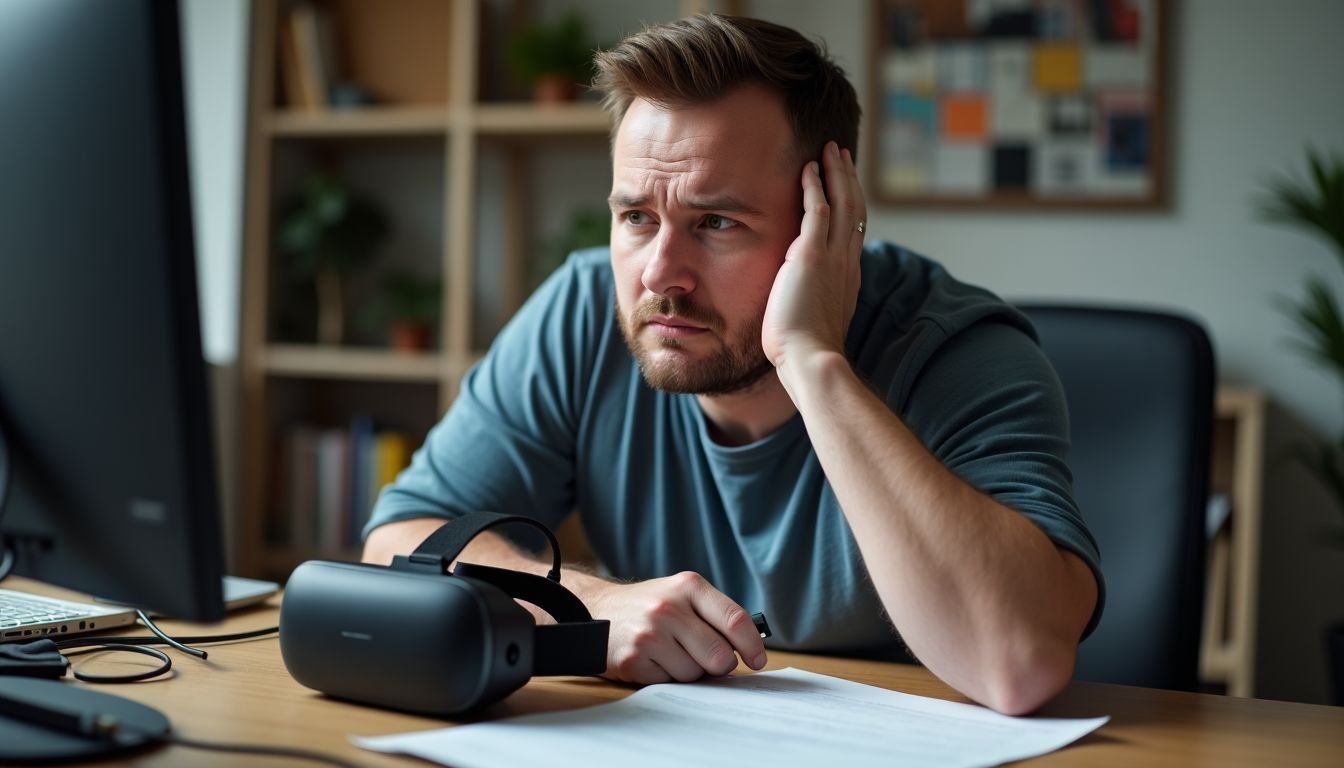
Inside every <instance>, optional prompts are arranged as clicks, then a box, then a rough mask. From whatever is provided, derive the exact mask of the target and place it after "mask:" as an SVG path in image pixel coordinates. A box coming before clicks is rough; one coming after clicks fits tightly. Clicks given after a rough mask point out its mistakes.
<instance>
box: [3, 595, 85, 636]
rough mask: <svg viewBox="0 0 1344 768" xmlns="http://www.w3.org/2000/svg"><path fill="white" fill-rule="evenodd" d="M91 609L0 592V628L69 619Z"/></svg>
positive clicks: (82, 615)
mask: <svg viewBox="0 0 1344 768" xmlns="http://www.w3.org/2000/svg"><path fill="white" fill-rule="evenodd" d="M90 613H91V611H87V610H81V609H80V608H79V607H78V606H74V605H71V604H69V603H62V602H58V601H55V600H43V599H41V598H34V597H29V596H26V595H25V596H22V597H20V596H18V595H15V594H13V593H0V629H11V628H13V627H22V626H26V625H28V624H38V623H41V622H47V621H69V620H70V619H78V618H82V617H85V616H88V615H90Z"/></svg>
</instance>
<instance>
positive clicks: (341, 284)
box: [276, 172, 387, 344]
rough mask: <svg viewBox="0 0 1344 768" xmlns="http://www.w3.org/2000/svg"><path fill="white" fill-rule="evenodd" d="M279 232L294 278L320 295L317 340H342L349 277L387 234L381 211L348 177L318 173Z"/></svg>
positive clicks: (287, 209)
mask: <svg viewBox="0 0 1344 768" xmlns="http://www.w3.org/2000/svg"><path fill="white" fill-rule="evenodd" d="M276 235H277V248H278V249H279V251H280V252H281V253H282V254H284V255H285V257H286V261H287V265H288V267H289V273H290V277H291V278H292V279H294V280H296V281H297V282H299V283H300V284H303V285H308V286H311V290H313V291H314V292H315V294H316V298H317V340H318V343H320V344H340V343H341V342H342V340H343V339H344V336H345V280H346V276H347V275H348V274H349V273H350V272H352V271H353V270H355V269H357V268H359V267H362V266H364V265H365V264H367V263H368V262H369V260H370V259H371V258H372V256H373V254H374V252H375V251H376V250H377V248H378V245H379V244H380V243H381V242H382V241H383V239H384V237H386V235H387V221H386V218H385V217H384V216H383V214H382V211H380V210H379V209H378V208H377V207H376V206H374V205H373V204H372V203H370V202H369V201H367V200H365V199H364V198H361V197H359V196H357V195H356V194H355V193H354V192H353V191H352V190H351V189H350V186H349V185H348V184H347V183H346V182H345V181H344V180H342V179H340V178H338V177H336V176H334V175H332V174H329V173H326V172H314V173H312V174H310V175H309V176H308V177H307V178H306V179H304V181H303V183H302V185H301V186H300V189H299V192H298V194H296V195H295V196H294V197H293V198H291V199H290V200H288V201H287V202H286V203H285V204H283V205H282V206H281V208H280V211H279V216H278V217H277V233H276Z"/></svg>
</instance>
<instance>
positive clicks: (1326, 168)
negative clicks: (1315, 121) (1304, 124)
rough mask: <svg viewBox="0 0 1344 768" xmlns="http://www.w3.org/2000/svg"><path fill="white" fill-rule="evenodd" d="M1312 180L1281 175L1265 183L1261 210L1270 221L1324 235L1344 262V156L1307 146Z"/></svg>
mask: <svg viewBox="0 0 1344 768" xmlns="http://www.w3.org/2000/svg"><path fill="white" fill-rule="evenodd" d="M1306 155H1307V167H1308V170H1309V174H1308V179H1307V180H1305V181H1301V180H1298V179H1294V178H1292V177H1288V176H1281V177H1279V178H1276V179H1274V180H1272V181H1270V182H1269V183H1267V184H1265V193H1266V194H1265V195H1264V196H1263V197H1262V198H1261V200H1260V203H1259V205H1258V206H1257V207H1258V209H1259V213H1260V215H1261V217H1263V218H1264V219H1266V220H1268V221H1272V222H1277V223H1282V224H1289V225H1293V226H1299V227H1302V228H1304V229H1306V230H1308V231H1310V232H1315V233H1316V234H1318V235H1320V236H1322V237H1324V238H1325V239H1326V241H1327V242H1329V243H1330V244H1331V246H1332V247H1333V248H1334V249H1335V251H1336V256H1337V257H1338V259H1339V261H1340V264H1341V265H1344V156H1341V155H1335V154H1327V153H1325V152H1318V151H1317V150H1316V149H1315V148H1313V147H1310V146H1308V147H1307V149H1306Z"/></svg>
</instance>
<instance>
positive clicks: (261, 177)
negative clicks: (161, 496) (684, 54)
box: [234, 0, 740, 581]
mask: <svg viewBox="0 0 1344 768" xmlns="http://www.w3.org/2000/svg"><path fill="white" fill-rule="evenodd" d="M307 5H308V7H309V9H316V11H317V13H319V14H320V15H321V16H323V17H325V19H324V20H325V21H329V22H330V28H329V29H327V30H325V34H326V35H327V37H326V38H325V41H326V44H327V45H328V47H330V48H331V49H334V50H336V51H337V52H338V54H339V56H338V57H337V59H338V62H339V63H338V69H339V70H340V71H339V73H338V74H340V75H341V76H342V78H344V79H348V80H351V81H354V82H356V83H358V84H359V85H360V86H361V87H362V88H364V89H365V90H366V91H367V92H369V93H372V94H374V95H375V96H377V97H378V98H377V99H376V102H374V103H371V104H370V105H369V106H360V107H340V108H337V107H331V106H327V105H326V104H319V103H313V102H311V101H308V100H304V99H300V98H298V97H297V96H298V95H297V91H296V90H295V87H296V86H295V81H294V79H293V78H294V76H295V70H294V66H293V64H294V61H296V59H295V55H296V54H297V53H298V51H295V50H294V45H295V41H296V40H297V39H298V38H297V37H295V36H294V35H295V32H294V27H293V26H291V25H292V24H293V22H292V16H291V15H290V14H291V13H292V12H293V11H292V9H293V8H294V7H295V6H294V5H293V4H292V3H290V2H287V1H286V0H253V6H252V14H251V25H252V26H251V30H250V38H249V40H250V62H249V66H250V75H249V78H248V89H249V92H248V111H249V118H248V129H247V171H246V177H247V180H246V199H245V208H244V216H245V236H244V258H243V282H242V304H243V307H242V314H241V318H242V319H241V329H240V339H241V343H240V357H239V367H240V373H241V381H242V391H241V400H240V413H241V420H242V424H241V435H242V437H241V455H242V459H241V463H240V474H241V480H242V493H241V498H240V501H239V510H238V514H237V515H236V519H237V520H238V530H237V531H236V536H237V542H238V547H237V551H238V562H237V563H236V564H235V566H234V567H235V568H236V569H237V571H238V572H239V573H242V574H247V575H252V576H262V577H267V578H273V579H278V580H281V581H283V580H284V579H285V578H286V577H287V576H288V574H289V571H290V570H292V569H293V567H294V566H296V565H297V564H299V563H300V562H302V561H303V560H305V559H309V558H314V557H322V558H327V559H353V558H356V557H357V555H358V552H357V548H356V546H355V543H354V540H353V538H351V537H346V538H345V539H344V540H343V541H340V542H335V543H334V542H333V541H331V540H330V537H328V540H327V541H325V542H323V543H321V544H319V543H318V542H317V541H314V540H295V537H293V536H292V535H290V533H292V530H293V526H292V523H293V522H294V520H292V519H291V518H292V517H294V515H296V514H297V513H296V512H295V507H294V500H293V498H292V497H291V493H292V492H293V488H292V487H290V486H292V485H293V482H294V466H295V464H296V462H297V461H298V459H297V456H296V448H295V445H294V444H293V443H294V439H293V438H294V434H295V433H296V431H298V430H318V431H320V432H332V431H339V430H343V429H344V430H348V429H349V428H350V424H351V421H352V419H354V418H356V417H359V418H360V419H363V420H364V423H369V422H371V423H372V424H374V425H376V426H375V429H376V430H377V431H379V432H383V431H385V432H387V433H394V434H397V435H401V436H403V437H404V438H405V439H406V441H407V443H408V445H409V448H410V449H414V448H415V447H416V446H418V445H419V443H420V442H421V441H422V440H423V438H424V435H425V433H426V432H427V431H428V429H429V428H430V427H431V426H433V424H434V423H436V422H437V420H438V419H439V417H440V416H441V415H442V414H443V412H444V411H446V410H447V408H448V406H449V405H450V404H451V402H452V400H453V398H454V397H455V396H456V393H457V387H458V384H459V382H460V381H461V378H462V377H463V376H464V375H465V374H466V372H467V370H468V369H469V368H470V367H471V365H472V364H474V363H475V362H476V361H477V360H479V359H480V357H481V355H482V354H483V353H484V350H485V349H486V348H487V347H488V346H489V343H490V340H491V339H492V338H493V337H494V335H495V333H497V332H498V330H499V329H500V328H501V327H502V326H503V324H504V322H505V321H507V319H508V318H509V317H510V316H511V315H512V314H513V312H514V311H516V309H517V308H518V307H519V306H520V305H521V303H522V302H523V300H524V299H525V298H526V295H527V293H528V292H529V291H530V288H531V285H532V283H533V282H535V275H533V274H532V273H533V271H534V270H533V269H531V264H532V261H533V255H534V254H535V253H536V252H537V251H538V250H539V248H540V247H541V246H542V245H543V244H544V241H545V240H546V238H547V231H548V230H549V231H551V232H554V230H556V229H557V228H559V227H560V226H562V220H563V217H564V216H566V215H569V213H570V211H571V210H572V209H573V208H574V207H575V206H579V205H583V206H587V207H588V208H590V209H591V208H602V209H604V208H605V195H606V192H605V186H606V184H607V182H608V181H609V160H607V157H606V148H607V136H608V130H609V125H608V121H607V118H606V116H605V114H603V113H602V111H601V110H600V108H599V107H598V105H597V104H596V103H595V102H593V101H590V100H586V101H585V100H581V101H579V102H575V103H571V104H563V105H557V106H551V105H537V104H533V103H532V102H530V101H526V100H524V99H521V98H518V95H517V93H516V89H512V88H511V87H510V86H509V85H508V83H507V78H506V77H505V76H504V75H502V74H501V72H502V70H503V63H502V62H503V57H502V51H503V46H504V41H505V39H506V37H507V35H508V33H509V31H510V30H512V29H517V28H519V26H520V25H521V24H522V23H523V22H524V21H525V20H526V19H528V18H534V17H543V16H544V17H553V16H556V15H558V14H560V13H562V12H564V10H565V9H567V8H575V9H577V10H579V11H581V12H583V13H584V14H585V16H586V18H587V20H588V21H589V22H590V32H591V34H593V36H594V39H596V40H598V41H599V42H601V43H611V42H615V41H616V40H618V39H619V37H620V34H619V31H620V30H633V29H636V28H638V26H639V25H640V24H641V23H642V22H645V21H648V22H657V21H664V20H669V19H672V18H676V17H678V16H680V15H684V14H690V13H697V12H701V11H707V10H708V11H725V12H739V11H740V8H739V6H738V4H737V3H733V2H712V0H699V1H697V0H641V1H640V2H637V3H629V2H622V1H621V0H564V1H563V2H540V0H531V1H530V2H529V1H527V0H311V2H309V3H308V4H307ZM310 12H311V10H310ZM310 74H311V72H310ZM331 85H332V84H331V83H324V90H327V92H328V93H330V90H329V88H330V87H331ZM566 162H569V163H570V164H571V167H566V166H565V165H564V164H565V163H566ZM574 163H581V164H584V165H582V166H581V167H583V168H584V169H585V170H584V173H583V174H582V175H583V176H584V177H587V178H588V179H589V181H588V184H587V185H586V186H585V185H582V184H579V185H575V184H573V182H572V180H571V179H572V177H573V176H574V175H576V174H574V173H573V170H572V165H573V164H574ZM318 168H334V169H336V171H337V172H338V173H340V174H341V175H342V176H343V177H344V178H346V179H348V181H349V183H350V186H351V187H352V188H354V189H356V190H357V191H359V192H361V193H363V194H365V195H366V196H367V197H370V198H371V199H373V200H374V201H375V202H376V203H377V204H378V206H379V207H380V208H381V209H383V210H384V211H385V212H386V213H387V214H388V217H389V219H390V220H391V230H390V232H391V234H390V235H389V237H388V238H387V241H386V242H385V243H384V244H383V246H382V247H380V248H379V249H378V251H377V252H376V255H375V256H374V258H373V259H372V262H371V263H370V264H368V265H366V266H365V267H364V268H362V269H360V270H359V271H358V272H355V273H352V274H351V275H349V276H348V279H347V284H346V286H345V301H346V310H347V311H346V319H347V322H346V329H347V330H346V338H345V339H344V340H343V341H342V343H339V344H333V343H319V342H318V341H317V339H316V337H315V335H314V334H313V333H312V332H311V331H309V330H306V329H305V328H304V327H303V323H301V322H296V318H304V317H307V316H308V315H310V314H311V310H305V308H304V307H303V306H302V304H303V302H304V301H306V300H307V299H306V298H304V297H303V296H301V295H299V294H296V293H295V289H294V288H293V286H292V285H291V284H290V282H289V279H290V278H289V276H287V274H286V272H285V263H284V262H285V260H284V257H283V254H281V253H279V252H278V251H277V248H276V247H275V246H274V241H275V236H274V234H273V233H274V232H275V231H276V228H277V226H278V222H279V211H280V209H281V206H282V205H283V203H284V201H285V199H286V198H287V197H288V196H292V195H293V194H294V191H295V189H296V188H297V187H298V185H300V183H301V182H302V180H303V179H304V178H305V177H306V176H307V175H308V174H310V173H311V172H312V171H313V170H314V169H318ZM557 179H559V181H557ZM392 271H407V272H411V273H414V274H416V275H418V276H420V277H422V278H425V279H435V280H437V281H438V282H439V284H440V285H441V288H440V289H439V307H440V311H439V314H438V321H437V323H436V324H435V327H434V328H433V329H432V332H431V342H430V344H429V346H428V348H427V349H425V350H423V351H417V352H404V351H394V350H392V349H391V348H390V347H389V345H388V344H387V342H386V341H385V339H384V338H382V337H380V336H379V335H378V334H377V332H375V331H370V330H361V329H360V328H359V327H358V326H357V324H356V323H355V322H354V320H355V318H354V317H353V316H354V315H357V314H358V310H359V309H360V308H361V307H363V306H365V305H367V304H368V303H369V302H370V301H372V300H373V298H374V297H375V296H376V295H377V292H378V290H379V283H378V280H379V279H380V277H381V276H384V275H386V274H388V273H389V272H392ZM301 299H302V300H301ZM347 450H349V451H351V452H352V453H353V452H354V451H355V448H354V447H353V442H352V443H351V444H350V446H349V447H348V448H347ZM354 493H355V492H354V491H352V492H351V498H353V496H354ZM353 507H354V504H353V503H351V504H350V505H349V508H350V509H351V511H350V512H348V513H347V514H350V515H352V516H354V515H361V514H363V511H362V510H354V509H353ZM328 511H329V510H325V509H319V510H318V511H317V512H315V513H313V512H304V513H303V514H317V515H319V516H321V515H325V514H327V513H328ZM307 525H309V523H307V522H305V523H304V526H307ZM357 527H358V525H357V520H353V519H351V520H347V521H346V525H344V528H345V529H346V530H349V531H353V530H355V529H356V528H357ZM305 530H306V528H305Z"/></svg>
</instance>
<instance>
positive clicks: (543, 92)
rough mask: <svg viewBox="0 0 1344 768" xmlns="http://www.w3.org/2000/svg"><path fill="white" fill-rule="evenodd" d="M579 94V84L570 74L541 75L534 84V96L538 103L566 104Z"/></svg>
mask: <svg viewBox="0 0 1344 768" xmlns="http://www.w3.org/2000/svg"><path fill="white" fill-rule="evenodd" d="M578 95H579V85H578V83H576V82H574V78H572V77H569V76H568V75H541V76H540V77H538V78H537V81H536V82H535V83H533V84H532V98H533V99H534V100H536V102H537V103H538V104H566V103H568V102H571V101H573V100H574V99H575V97H577V96H578Z"/></svg>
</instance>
